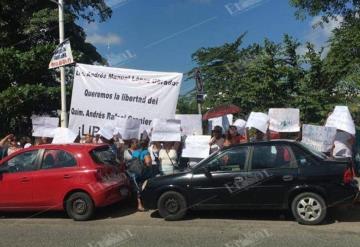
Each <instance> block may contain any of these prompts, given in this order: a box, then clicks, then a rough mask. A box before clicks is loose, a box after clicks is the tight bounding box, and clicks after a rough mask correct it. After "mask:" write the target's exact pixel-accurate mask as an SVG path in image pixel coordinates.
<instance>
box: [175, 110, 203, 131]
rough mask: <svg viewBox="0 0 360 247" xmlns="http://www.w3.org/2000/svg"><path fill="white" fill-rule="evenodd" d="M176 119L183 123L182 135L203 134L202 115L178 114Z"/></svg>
mask: <svg viewBox="0 0 360 247" xmlns="http://www.w3.org/2000/svg"><path fill="white" fill-rule="evenodd" d="M175 119H178V120H180V121H181V129H182V134H184V135H187V136H189V135H201V134H202V133H203V130H202V120H201V115H200V114H176V115H175Z"/></svg>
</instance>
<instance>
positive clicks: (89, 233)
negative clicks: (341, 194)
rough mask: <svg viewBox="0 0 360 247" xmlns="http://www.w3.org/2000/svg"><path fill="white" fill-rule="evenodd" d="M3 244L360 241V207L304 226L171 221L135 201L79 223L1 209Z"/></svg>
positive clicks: (220, 214)
mask: <svg viewBox="0 0 360 247" xmlns="http://www.w3.org/2000/svg"><path fill="white" fill-rule="evenodd" d="M0 217H1V218H0V246H6V247H10V246H11V247H15V246H26V247H32V246H36V247H41V246H50V247H56V246H77V247H81V246H84V247H118V246H120V247H126V246H134V247H142V246H144V247H153V246H154V247H160V246H166V247H177V246H191V247H200V246H206V247H210V246H219V247H243V246H247V247H251V246H274V247H279V246H301V247H303V246H319V247H321V246H356V247H358V246H360V224H359V223H360V207H359V206H357V207H351V208H341V209H337V210H334V212H333V217H332V219H330V220H329V221H328V222H327V223H326V224H324V225H321V226H302V225H299V224H297V223H296V222H294V221H292V219H291V217H290V216H288V215H287V213H286V212H271V211H270V212H269V211H257V212H256V211H255V212H254V211H230V212H229V211H227V212H224V211H206V212H190V214H189V216H188V217H187V218H186V220H183V221H177V222H166V221H164V220H163V219H161V218H159V216H158V214H157V212H156V211H150V212H145V213H137V212H134V210H133V209H132V207H131V206H124V205H115V206H112V207H108V208H105V209H102V210H100V211H99V212H98V214H97V218H96V219H95V220H93V221H88V222H74V221H72V220H70V219H68V218H67V217H66V215H64V214H63V213H44V214H40V215H33V214H31V213H11V214H9V213H6V214H4V213H2V214H0Z"/></svg>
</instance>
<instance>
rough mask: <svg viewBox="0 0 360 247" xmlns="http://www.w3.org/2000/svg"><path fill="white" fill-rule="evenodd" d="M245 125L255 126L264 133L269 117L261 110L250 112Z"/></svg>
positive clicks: (248, 126)
mask: <svg viewBox="0 0 360 247" xmlns="http://www.w3.org/2000/svg"><path fill="white" fill-rule="evenodd" d="M245 126H246V128H249V129H250V128H255V129H257V130H260V131H261V132H263V133H266V131H267V129H268V126H269V117H268V115H266V114H265V113H262V112H251V113H250V116H249V118H248V120H247V122H246V125H245Z"/></svg>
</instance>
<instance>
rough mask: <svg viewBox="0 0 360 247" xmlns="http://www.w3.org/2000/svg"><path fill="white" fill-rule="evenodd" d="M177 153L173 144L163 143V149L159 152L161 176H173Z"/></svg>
mask: <svg viewBox="0 0 360 247" xmlns="http://www.w3.org/2000/svg"><path fill="white" fill-rule="evenodd" d="M177 159H178V155H177V151H176V150H175V148H174V143H173V142H164V145H163V148H162V149H161V150H160V152H159V160H160V171H161V173H162V174H163V175H168V174H173V173H174V169H175V167H176V166H177Z"/></svg>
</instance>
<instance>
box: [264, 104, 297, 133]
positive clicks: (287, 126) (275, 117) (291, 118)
mask: <svg viewBox="0 0 360 247" xmlns="http://www.w3.org/2000/svg"><path fill="white" fill-rule="evenodd" d="M269 119H270V125H269V129H270V130H272V131H276V132H299V131H300V110H299V109H294V108H271V109H269Z"/></svg>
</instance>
